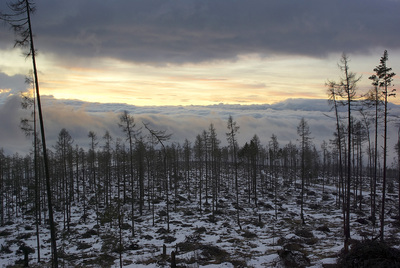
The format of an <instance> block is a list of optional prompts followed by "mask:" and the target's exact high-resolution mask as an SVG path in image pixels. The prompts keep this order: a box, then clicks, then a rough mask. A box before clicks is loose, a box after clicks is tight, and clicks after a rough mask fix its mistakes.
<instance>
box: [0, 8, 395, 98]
mask: <svg viewBox="0 0 400 268" xmlns="http://www.w3.org/2000/svg"><path fill="white" fill-rule="evenodd" d="M6 2H7V1H1V3H0V10H3V12H6V11H7V10H8V9H7V6H6V4H5V3H6ZM35 2H36V7H37V11H36V13H35V14H34V16H33V18H32V21H33V30H34V33H35V42H36V48H37V50H38V53H39V54H38V67H39V70H40V81H41V89H42V94H46V95H53V96H54V97H56V98H63V99H79V100H85V101H97V102H112V103H121V102H122V103H129V104H133V105H139V106H145V105H191V104H195V105H209V104H218V103H225V104H226V103H229V104H233V103H242V104H263V103H269V104H271V103H275V102H278V101H282V100H284V99H287V98H288V97H291V98H293V97H294V98H296V97H301V98H325V96H326V94H325V87H324V83H325V82H326V80H327V79H334V80H336V79H338V77H339V75H340V73H339V70H338V68H337V62H338V61H339V58H340V55H341V54H342V52H345V53H347V54H348V55H349V56H350V59H351V62H350V68H351V70H352V71H354V72H357V73H358V74H361V75H363V77H364V78H363V79H362V81H361V83H360V84H359V87H360V89H363V90H367V89H368V88H369V85H370V82H369V80H368V76H369V75H370V74H371V73H372V70H373V68H374V67H375V66H376V65H377V64H378V63H379V58H380V57H381V56H382V54H383V51H384V49H387V50H388V51H389V64H390V66H391V67H392V68H393V70H395V71H396V70H400V34H399V29H398V26H399V25H400V16H399V13H398V11H399V10H400V1H398V0H351V1H348V0H339V1H321V0H307V1H297V0H284V1H266V0H218V1H215V0H140V1H139V0H132V1H126V0H116V1H96V2H94V1H89V0H71V1H50V0H36V1H35ZM0 29H1V30H0V58H1V59H2V60H1V63H0V89H1V90H2V92H7V91H10V90H12V91H13V92H14V91H18V90H23V89H24V87H25V86H24V84H23V79H22V80H21V76H25V75H27V74H28V73H29V68H30V67H31V66H30V62H29V61H25V60H24V58H23V57H21V54H22V52H21V51H19V50H17V49H14V48H13V40H14V36H13V34H12V32H10V31H8V29H7V27H6V26H4V27H1V28H0ZM398 72H399V71H398ZM21 81H22V82H21ZM397 81H398V80H396V81H395V82H397Z"/></svg>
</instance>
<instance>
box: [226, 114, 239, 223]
mask: <svg viewBox="0 0 400 268" xmlns="http://www.w3.org/2000/svg"><path fill="white" fill-rule="evenodd" d="M227 127H228V131H229V132H227V133H226V136H227V139H228V142H229V145H230V147H231V148H232V158H233V165H234V172H235V173H234V176H235V191H236V220H237V224H238V226H239V228H240V230H242V225H241V224H240V215H239V210H240V206H239V183H238V161H237V150H238V149H237V148H238V145H237V138H236V135H237V132H238V130H239V126H238V125H237V124H236V121H233V118H232V116H231V115H230V116H229V118H228V126H227Z"/></svg>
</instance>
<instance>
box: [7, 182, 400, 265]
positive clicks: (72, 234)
mask: <svg viewBox="0 0 400 268" xmlns="http://www.w3.org/2000/svg"><path fill="white" fill-rule="evenodd" d="M306 193H307V194H306V195H305V205H304V212H305V222H306V224H305V225H302V224H301V220H300V205H299V204H298V200H299V195H300V189H295V188H294V185H292V186H290V187H288V188H283V186H280V188H279V191H278V196H277V198H276V202H274V200H275V198H274V196H273V192H268V191H267V192H265V193H264V194H261V193H260V195H259V206H258V207H257V208H256V207H255V206H254V204H249V203H248V202H247V195H246V194H245V193H243V194H242V195H241V198H243V199H242V200H241V203H240V205H241V210H240V222H241V226H242V230H240V228H239V226H238V224H237V220H236V219H237V218H236V209H235V207H234V204H233V203H234V202H233V200H234V191H233V189H232V191H231V192H229V193H226V192H225V193H224V192H223V193H221V194H220V197H219V198H218V199H219V201H218V203H219V208H218V211H217V212H216V213H215V217H214V218H213V216H212V212H211V206H210V205H207V204H203V206H202V207H203V211H202V212H200V211H199V209H198V208H199V206H198V200H196V201H195V200H194V198H193V195H192V198H191V199H192V200H191V201H189V198H188V196H187V195H186V193H184V192H181V193H179V196H180V198H179V200H180V201H179V203H177V206H176V210H175V208H174V204H173V203H172V204H171V205H170V210H171V212H170V231H169V232H168V231H167V222H166V216H165V213H163V212H165V210H166V203H165V202H160V203H158V204H156V205H155V223H154V225H153V217H152V213H151V207H150V208H149V207H148V206H147V204H148V203H147V202H146V207H145V210H144V214H143V215H142V216H137V220H136V221H135V237H132V234H131V228H130V223H131V220H130V218H129V217H125V218H124V219H123V221H124V223H125V225H124V228H123V230H122V244H123V250H122V255H121V257H122V263H123V266H124V267H169V266H170V256H171V252H172V251H174V252H175V253H176V262H177V265H178V266H182V267H208V268H213V267H227V268H229V267H284V264H283V262H282V258H281V257H280V256H279V252H280V251H281V250H282V249H284V248H286V249H290V250H293V251H296V252H300V253H302V254H303V255H304V256H307V257H308V259H309V261H310V263H309V265H308V266H310V267H322V265H323V264H332V263H336V260H337V256H338V254H339V253H340V251H341V250H342V248H343V230H342V229H343V221H342V211H341V210H340V209H339V208H338V207H337V206H336V198H337V194H336V188H335V187H334V186H333V185H328V186H327V185H325V190H324V192H323V191H322V186H321V185H310V186H307V191H306ZM368 197H369V195H368V193H367V192H365V195H364V201H363V207H362V210H359V208H357V209H354V210H353V211H352V213H351V237H352V239H355V240H363V239H369V238H372V237H375V236H377V235H378V233H379V229H378V228H379V226H376V227H373V226H372V224H371V222H370V221H369V220H368V217H369V213H370V211H369V198H368ZM173 198H174V194H172V195H171V196H170V200H172V201H174V199H173ZM377 200H378V199H377ZM396 200H397V195H395V194H389V195H388V203H387V208H388V211H391V213H392V216H394V215H395V214H394V213H397V210H396V209H392V210H390V207H392V206H393V207H395V206H396V205H397V203H396ZM202 201H203V202H205V197H204V196H203V199H202ZM208 201H209V202H211V198H209V200H208ZM275 206H276V207H275ZM275 208H276V209H275ZM276 212H277V213H276ZM82 214H83V210H82V207H81V205H75V206H74V207H73V208H72V219H71V223H72V224H71V227H70V231H69V232H68V233H67V232H65V233H64V234H62V233H61V230H62V229H63V218H62V214H61V213H60V212H56V214H55V216H56V217H55V219H56V222H57V223H58V226H57V229H58V240H57V246H58V255H59V263H60V267H119V266H120V258H119V253H118V252H119V228H118V220H117V219H116V218H114V219H112V221H111V222H103V223H101V224H100V225H96V215H95V212H94V210H89V215H90V216H89V217H88V219H87V221H86V223H84V222H83V220H82ZM127 215H129V211H128V212H127ZM136 215H138V214H137V213H136ZM390 216H391V215H389V214H388V215H387V221H386V228H385V230H386V233H385V237H386V238H387V239H388V240H390V241H400V240H399V239H400V234H399V232H398V230H399V224H398V223H396V220H394V219H392V218H391V217H390ZM359 219H362V220H359ZM260 220H261V221H260ZM357 220H358V221H357ZM360 222H362V223H360ZM49 234H50V232H49V229H48V228H46V227H45V225H44V224H43V225H42V226H40V245H41V248H40V257H41V263H39V264H38V267H43V266H48V265H49V260H50V239H49V237H50V235H49ZM23 243H24V244H26V245H27V246H29V247H31V248H34V249H35V253H31V254H29V263H30V264H31V265H32V266H33V265H35V264H37V249H36V245H37V244H36V243H37V242H36V235H35V225H34V218H33V217H32V216H31V215H29V216H24V215H19V217H18V218H15V219H14V220H13V221H12V222H7V224H6V225H5V226H3V227H0V247H1V249H0V266H1V267H7V266H13V265H15V264H16V262H20V263H22V260H23V259H24V256H23V254H22V251H21V250H20V246H21V245H22V244H23ZM163 245H165V246H166V255H165V256H164V255H163Z"/></svg>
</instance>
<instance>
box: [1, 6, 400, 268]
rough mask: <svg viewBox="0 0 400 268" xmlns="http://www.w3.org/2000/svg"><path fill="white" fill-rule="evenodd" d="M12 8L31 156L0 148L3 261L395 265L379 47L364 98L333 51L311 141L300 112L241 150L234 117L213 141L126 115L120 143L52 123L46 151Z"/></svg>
mask: <svg viewBox="0 0 400 268" xmlns="http://www.w3.org/2000/svg"><path fill="white" fill-rule="evenodd" d="M11 8H12V9H13V11H14V12H15V13H14V14H13V15H18V16H23V18H22V19H15V17H13V16H12V15H4V14H0V15H2V16H1V17H2V19H3V20H5V21H6V22H8V23H10V24H11V25H12V26H13V29H14V30H15V31H16V33H18V34H19V36H20V39H19V40H17V42H16V45H20V46H22V47H29V52H28V53H27V56H30V57H32V62H33V75H32V77H33V78H32V80H31V81H30V82H31V83H32V85H33V87H34V88H35V92H34V93H33V94H32V95H24V96H23V97H22V98H21V103H22V107H23V108H24V109H26V110H27V111H29V113H30V114H31V116H30V117H27V118H24V119H22V120H21V131H23V132H24V133H25V134H26V135H27V137H29V138H30V139H31V140H32V147H31V149H30V152H29V153H28V154H26V155H20V154H17V153H15V154H13V155H6V154H5V153H4V151H3V150H0V245H1V248H0V263H1V265H2V266H5V267H21V266H25V267H27V266H31V267H46V266H47V267H58V266H63V267H118V266H119V267H123V266H125V267H129V266H130V267H155V266H160V267H200V266H201V267H203V266H204V267H221V266H222V267H260V266H265V267H282V266H283V267H310V266H314V267H372V266H373V267H398V265H399V263H400V258H399V255H400V252H399V249H398V245H399V243H398V241H399V226H400V216H399V214H400V187H399V185H400V172H399V167H400V134H399V137H398V142H397V145H396V147H395V148H388V144H387V140H388V135H387V133H388V127H393V125H394V124H395V123H394V121H393V120H394V119H393V118H391V116H390V111H389V110H388V102H389V98H390V97H393V96H394V95H395V89H393V85H392V81H393V77H394V76H395V73H394V72H392V69H391V68H390V67H389V66H387V61H388V52H387V51H386V50H385V51H384V53H383V56H382V57H381V59H380V60H379V63H378V65H377V66H376V67H375V68H374V69H373V71H374V74H373V75H372V76H370V77H369V79H370V80H371V90H370V91H369V92H368V93H366V94H360V93H358V92H357V83H358V81H359V80H360V79H361V77H360V76H358V75H357V74H356V73H353V72H351V70H350V68H349V57H348V56H347V55H346V54H343V55H342V57H341V59H340V63H339V64H338V66H339V69H340V71H341V73H342V76H341V77H340V78H339V80H338V81H335V80H329V81H327V82H326V88H325V90H326V91H327V99H328V100H327V102H328V103H329V105H330V107H331V108H332V110H331V111H332V116H331V118H327V120H332V121H334V122H335V126H336V127H335V129H333V131H332V132H333V133H332V138H331V139H330V140H327V141H324V142H323V143H322V144H315V143H314V142H313V136H312V132H311V129H310V127H309V125H308V122H307V118H302V119H301V120H300V121H299V123H298V126H297V128H296V129H295V130H293V131H296V133H297V135H298V139H297V142H296V143H292V142H289V143H288V144H280V143H279V137H277V136H276V135H272V136H271V138H270V141H269V142H268V144H261V142H260V139H259V137H258V136H257V135H256V134H255V135H254V136H253V138H252V139H251V140H249V141H247V142H245V143H244V144H239V143H238V133H239V129H240V126H239V125H238V124H237V122H236V121H235V119H234V118H233V117H232V116H229V119H228V120H227V122H226V130H225V131H226V135H225V137H217V134H216V129H215V127H214V125H213V124H212V123H210V125H209V127H208V128H207V129H204V131H203V132H201V133H198V135H197V136H196V137H187V139H185V140H184V141H182V142H170V138H171V135H172V133H168V132H167V131H166V130H164V129H158V128H157V126H156V125H151V124H150V123H148V122H137V121H136V120H135V116H134V115H132V114H129V113H128V112H127V111H125V112H122V113H121V114H120V115H119V117H118V123H117V124H116V126H115V127H116V128H120V129H121V133H123V135H121V136H119V137H113V136H111V135H110V132H109V131H105V133H95V132H94V131H91V130H90V129H88V130H87V131H88V132H87V133H88V134H87V146H85V147H83V146H79V145H78V144H75V143H74V138H73V137H72V136H71V135H70V133H69V131H68V129H65V128H63V129H61V130H60V132H59V134H58V138H57V141H56V143H55V144H52V145H50V146H48V145H47V144H46V136H45V132H44V129H45V128H44V125H45V123H46V122H45V121H44V120H43V116H42V110H41V108H42V107H41V101H40V94H39V82H38V71H37V69H36V61H35V55H36V53H35V52H36V51H35V48H34V43H33V34H32V27H31V24H30V23H31V22H30V12H31V11H33V9H32V8H31V7H30V2H29V1H25V0H20V1H17V2H16V3H15V4H13V5H11ZM25 14H26V17H25ZM321 90H323V89H321ZM399 133H400V131H399ZM392 138H394V137H392ZM190 140H193V141H192V142H191V141H190ZM223 140H224V141H226V143H227V145H226V146H222V145H221V144H222V141H223ZM389 150H391V151H395V152H396V154H397V155H396V157H397V163H393V164H392V165H391V166H389V161H388V151H389ZM360 256H361V257H360ZM379 265H380V266H379Z"/></svg>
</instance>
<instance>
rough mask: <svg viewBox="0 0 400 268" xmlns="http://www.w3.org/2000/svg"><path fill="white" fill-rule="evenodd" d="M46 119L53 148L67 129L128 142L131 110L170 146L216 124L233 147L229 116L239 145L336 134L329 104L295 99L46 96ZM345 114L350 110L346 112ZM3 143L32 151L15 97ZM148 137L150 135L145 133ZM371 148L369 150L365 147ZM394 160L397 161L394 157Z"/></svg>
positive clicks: (80, 136)
mask: <svg viewBox="0 0 400 268" xmlns="http://www.w3.org/2000/svg"><path fill="white" fill-rule="evenodd" d="M43 104H44V118H45V126H46V135H47V138H48V141H47V143H48V144H49V146H53V145H54V144H55V141H56V139H57V136H58V133H59V132H60V130H61V129H62V128H65V129H67V130H68V132H69V133H70V134H71V136H72V138H73V139H74V141H75V143H76V144H78V145H79V146H83V147H87V146H88V144H89V142H90V141H89V138H88V137H87V135H88V132H89V131H94V132H95V133H96V134H97V136H98V137H99V145H101V143H102V141H101V137H102V136H103V135H104V133H105V131H107V130H108V131H109V132H110V133H111V135H112V136H113V137H114V140H115V139H116V138H122V139H123V137H124V136H123V133H122V132H121V130H120V129H119V127H118V123H119V119H118V117H119V115H120V113H121V112H122V111H124V110H127V111H128V112H129V113H130V114H131V115H133V116H134V118H135V121H136V124H137V127H141V126H142V122H146V123H150V125H151V127H152V128H154V129H157V130H166V131H167V133H172V134H173V135H172V137H171V140H170V142H176V143H180V144H183V142H184V141H185V139H188V140H189V141H191V142H194V140H195V138H196V136H197V135H198V134H201V133H202V132H203V130H208V128H209V126H210V124H211V123H212V124H214V127H215V128H216V130H217V135H218V139H219V140H221V143H222V145H227V142H226V132H227V128H226V126H227V119H228V117H229V115H231V116H232V117H233V119H234V120H235V121H236V122H237V124H238V126H239V127H240V129H239V133H238V142H239V145H240V146H243V145H244V143H245V142H248V141H250V139H251V138H252V137H253V136H254V135H255V134H256V135H257V136H258V137H259V138H260V141H261V143H262V144H263V145H264V146H265V145H267V144H268V142H269V141H270V139H271V136H272V135H273V134H275V135H276V136H277V137H278V142H279V143H280V145H281V146H284V145H286V144H287V143H288V142H290V141H291V142H292V143H296V144H297V143H298V141H297V139H298V135H297V125H298V124H299V121H300V119H301V118H302V117H304V118H305V119H306V120H307V122H308V124H309V126H310V130H311V133H312V137H313V141H314V143H315V144H316V145H317V148H318V149H319V145H320V143H321V142H322V141H323V140H326V141H329V140H330V139H332V137H333V132H334V131H335V121H334V119H333V118H329V117H328V116H327V115H329V114H330V115H332V116H333V114H332V113H331V112H330V108H329V105H328V103H327V101H326V100H307V99H289V100H286V101H284V102H281V103H277V104H273V105H223V104H221V105H211V106H161V107H160V106H156V107H150V106H146V107H138V106H132V105H127V104H101V103H87V102H83V101H78V100H57V99H54V98H53V97H50V96H44V97H43ZM390 107H391V112H390V113H391V114H392V115H397V116H399V115H400V106H398V105H393V104H391V105H390ZM343 114H345V110H343ZM0 115H1V116H0V124H1V125H2V126H3V127H2V128H1V129H0V141H1V144H2V147H3V149H4V150H5V152H6V153H15V152H21V153H25V152H27V151H29V149H30V141H29V139H27V138H25V137H24V135H23V134H22V132H21V130H20V129H19V126H18V125H19V121H20V118H21V117H24V116H27V113H26V112H24V111H21V109H20V103H19V100H18V98H17V97H15V96H13V97H9V98H8V99H7V101H6V102H5V103H4V104H2V105H0ZM142 134H146V132H145V130H144V129H142ZM396 141H397V124H396V122H395V121H391V122H390V123H389V147H390V152H391V153H390V155H393V152H394V150H393V147H394V144H395V142H396ZM365 146H366V145H365ZM390 159H391V158H390Z"/></svg>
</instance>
